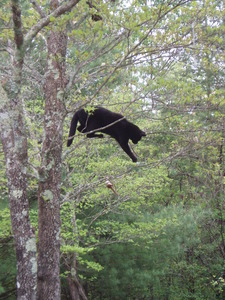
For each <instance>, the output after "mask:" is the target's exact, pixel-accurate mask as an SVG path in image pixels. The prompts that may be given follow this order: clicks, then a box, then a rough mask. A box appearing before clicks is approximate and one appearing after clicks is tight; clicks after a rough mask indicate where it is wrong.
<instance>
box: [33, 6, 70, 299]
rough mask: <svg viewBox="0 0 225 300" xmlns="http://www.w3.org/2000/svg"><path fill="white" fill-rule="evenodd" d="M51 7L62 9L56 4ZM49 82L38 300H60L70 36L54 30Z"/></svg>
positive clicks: (50, 43) (40, 198)
mask: <svg viewBox="0 0 225 300" xmlns="http://www.w3.org/2000/svg"><path fill="white" fill-rule="evenodd" d="M50 5H51V7H54V8H56V7H58V0H52V1H51V3H50ZM47 45H48V59H47V69H46V82H45V119H44V142H43V147H42V153H41V158H42V162H41V168H40V170H39V176H40V182H39V196H38V204H39V230H38V299H43V300H46V299H48V300H51V299H54V300H56V299H60V277H59V274H60V225H61V223H60V183H61V156H62V141H63V139H62V137H63V120H64V117H65V109H64V105H63V99H64V89H65V86H66V75H65V57H66V49H67V35H66V32H65V31H59V29H54V27H53V28H52V30H51V32H50V34H49V37H48V40H47Z"/></svg>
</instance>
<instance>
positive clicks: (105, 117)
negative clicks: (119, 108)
mask: <svg viewBox="0 0 225 300" xmlns="http://www.w3.org/2000/svg"><path fill="white" fill-rule="evenodd" d="M120 119H121V120H120ZM117 120H120V121H118V122H116V121H117ZM78 121H79V122H80V125H79V126H78V128H77V123H78ZM114 122H116V123H114ZM112 123H114V124H112ZM110 124H112V125H110ZM106 126H108V127H107V128H102V127H106ZM76 128H77V130H78V131H79V132H82V133H87V137H88V138H93V137H98V138H103V134H98V133H96V132H102V133H106V134H108V135H110V136H111V137H112V138H114V139H115V140H117V142H118V143H119V144H120V146H121V148H122V149H123V150H124V151H125V152H126V153H127V154H128V155H129V157H130V158H131V159H132V161H133V162H136V161H137V157H136V156H135V155H134V153H133V152H132V151H131V149H130V147H129V145H128V140H129V139H130V140H131V141H132V142H133V143H134V144H137V143H138V142H139V141H140V139H141V138H142V137H143V136H146V134H145V132H144V131H142V130H141V129H140V128H139V127H138V126H136V125H134V124H133V123H131V122H129V121H127V120H126V119H125V118H124V116H122V115H120V114H117V113H114V112H112V111H109V110H108V109H105V108H102V107H97V108H94V110H93V111H91V112H90V113H89V114H88V112H86V111H85V110H84V109H83V108H82V109H80V110H78V111H77V112H76V113H75V114H74V116H73V118H72V121H71V125H70V132H69V137H68V141H67V147H69V146H70V145H71V144H72V142H73V138H74V135H75V132H76ZM92 131H94V132H92Z"/></svg>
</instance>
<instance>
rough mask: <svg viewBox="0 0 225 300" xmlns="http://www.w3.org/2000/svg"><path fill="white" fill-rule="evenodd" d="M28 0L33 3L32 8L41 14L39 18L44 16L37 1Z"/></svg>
mask: <svg viewBox="0 0 225 300" xmlns="http://www.w3.org/2000/svg"><path fill="white" fill-rule="evenodd" d="M30 2H31V3H32V4H33V6H34V8H35V9H36V11H37V12H38V13H39V15H40V16H41V18H45V17H46V14H45V12H44V11H43V9H42V8H41V6H40V5H39V4H38V3H37V1H36V0H31V1H30Z"/></svg>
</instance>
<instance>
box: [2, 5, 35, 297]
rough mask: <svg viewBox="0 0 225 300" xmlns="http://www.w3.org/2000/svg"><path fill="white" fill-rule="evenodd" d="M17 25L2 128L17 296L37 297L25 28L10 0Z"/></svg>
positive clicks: (3, 103)
mask: <svg viewBox="0 0 225 300" xmlns="http://www.w3.org/2000/svg"><path fill="white" fill-rule="evenodd" d="M11 8H12V18H13V25H14V42H15V49H14V57H13V77H12V78H11V79H10V81H8V82H6V83H5V88H6V91H7V93H6V91H5V90H4V89H3V87H2V86H0V99H1V104H0V128H1V140H2V144H3V151H4V155H5V160H6V173H7V178H8V191H9V205H10V214H11V223H12V231H13V236H14V242H15V249H16V259H17V299H20V300H25V299H27V300H33V299H36V287H37V280H36V279H37V261H36V239H35V234H34V230H33V228H32V226H31V224H30V219H29V202H28V198H27V162H28V157H27V137H26V128H25V125H24V120H23V110H22V105H21V99H20V89H21V79H22V68H23V58H24V49H23V32H22V20H21V10H20V5H19V1H18V0H11Z"/></svg>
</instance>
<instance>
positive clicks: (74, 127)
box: [67, 111, 79, 147]
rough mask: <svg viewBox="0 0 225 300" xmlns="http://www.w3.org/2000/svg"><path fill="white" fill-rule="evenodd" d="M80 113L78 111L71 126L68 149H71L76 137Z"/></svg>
mask: <svg viewBox="0 0 225 300" xmlns="http://www.w3.org/2000/svg"><path fill="white" fill-rule="evenodd" d="M78 113H79V111H77V112H76V113H75V114H74V116H73V118H72V121H71V124H70V132H69V136H68V140H67V147H69V146H70V145H71V144H72V142H73V138H74V135H75V133H76V129H77V123H78V121H79V116H78Z"/></svg>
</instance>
